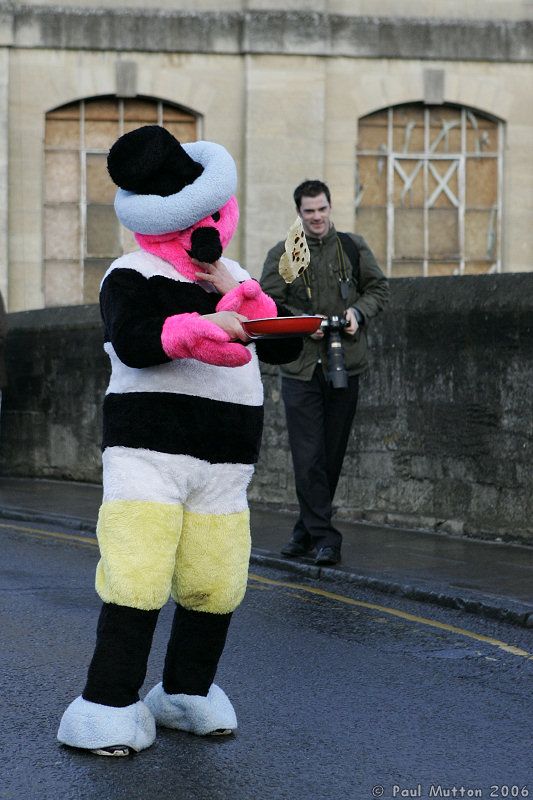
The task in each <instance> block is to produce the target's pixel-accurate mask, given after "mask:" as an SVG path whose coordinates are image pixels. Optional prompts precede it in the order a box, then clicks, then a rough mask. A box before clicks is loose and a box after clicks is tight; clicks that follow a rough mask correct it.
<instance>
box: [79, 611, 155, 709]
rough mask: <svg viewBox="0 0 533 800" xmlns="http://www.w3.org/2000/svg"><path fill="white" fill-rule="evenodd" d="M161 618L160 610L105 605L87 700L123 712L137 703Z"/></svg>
mask: <svg viewBox="0 0 533 800" xmlns="http://www.w3.org/2000/svg"><path fill="white" fill-rule="evenodd" d="M158 615H159V610H156V611H141V610H140V609H137V608H128V607H127V606H118V605H115V604H113V603H104V604H103V606H102V610H101V612H100V617H99V619H98V628H97V632H96V647H95V651H94V655H93V658H92V661H91V664H90V667H89V673H88V675H87V684H86V686H85V689H84V690H83V698H84V699H85V700H90V701H91V702H92V703H100V704H101V705H105V706H117V707H120V708H122V707H124V706H129V705H131V704H132V703H136V702H137V701H138V699H139V689H140V688H141V686H142V685H143V682H144V679H145V676H146V665H147V663H148V656H149V654H150V648H151V646H152V638H153V635H154V630H155V626H156V623H157V617H158Z"/></svg>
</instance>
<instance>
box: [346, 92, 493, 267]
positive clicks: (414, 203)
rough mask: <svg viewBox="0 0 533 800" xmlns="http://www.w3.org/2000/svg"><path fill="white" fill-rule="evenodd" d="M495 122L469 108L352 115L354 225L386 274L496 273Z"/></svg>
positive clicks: (412, 107)
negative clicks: (356, 117) (355, 132)
mask: <svg viewBox="0 0 533 800" xmlns="http://www.w3.org/2000/svg"><path fill="white" fill-rule="evenodd" d="M502 154H503V125H502V123H501V122H499V121H497V120H494V119H490V118H489V117H487V116H484V115H482V114H480V113H479V112H478V111H472V110H470V109H467V108H459V107H455V106H449V105H443V106H426V105H424V104H422V103H412V104H409V105H401V106H394V107H392V108H388V109H384V110H382V111H378V112H376V113H374V114H369V115H368V116H366V117H362V118H361V119H360V120H359V133H358V146H357V177H356V201H355V205H356V218H357V230H358V231H360V232H361V234H362V235H363V236H365V238H367V239H368V241H369V244H370V246H371V247H372V248H373V250H374V251H375V253H376V256H377V257H378V258H379V260H380V263H382V264H384V265H386V270H387V274H388V275H389V276H390V277H402V276H422V275H424V276H432V275H463V274H468V273H470V274H479V273H485V272H499V271H500V270H501V207H502V201H501V195H502Z"/></svg>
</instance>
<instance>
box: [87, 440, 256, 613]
mask: <svg viewBox="0 0 533 800" xmlns="http://www.w3.org/2000/svg"><path fill="white" fill-rule="evenodd" d="M103 466H104V498H103V502H102V506H101V507H100V513H99V516H98V527H97V536H98V544H99V547H100V561H99V563H98V566H97V568H96V591H97V592H98V594H99V595H100V597H101V598H102V600H103V601H104V602H105V603H116V604H117V605H123V606H129V607H131V608H139V609H144V610H150V609H157V608H161V607H162V606H163V605H164V604H165V603H166V602H167V600H168V599H169V597H170V595H171V594H172V597H173V598H174V599H175V600H176V602H178V603H180V605H182V606H184V607H185V608H188V609H192V610H194V611H207V612H211V613H215V614H227V613H229V612H231V611H233V610H234V609H235V608H236V607H237V606H238V605H239V603H240V602H241V600H242V598H243V597H244V593H245V590H246V582H247V576H248V563H249V558H250V518H249V510H248V503H247V498H246V490H247V487H248V484H249V482H250V480H251V477H252V474H253V466H252V465H249V464H209V463H207V462H205V461H201V460H199V459H195V458H192V457H190V456H181V455H168V454H166V453H156V452H153V451H151V450H136V449H130V448H127V447H109V448H107V449H106V450H105V451H104V455H103Z"/></svg>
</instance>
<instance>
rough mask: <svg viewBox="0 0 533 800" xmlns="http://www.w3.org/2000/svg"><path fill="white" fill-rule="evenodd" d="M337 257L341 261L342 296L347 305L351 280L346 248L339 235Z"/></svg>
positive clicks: (340, 281) (340, 282)
mask: <svg viewBox="0 0 533 800" xmlns="http://www.w3.org/2000/svg"><path fill="white" fill-rule="evenodd" d="M337 259H338V261H339V267H340V270H341V276H340V278H339V284H340V289H341V297H342V299H343V302H344V305H346V303H347V302H348V297H349V295H350V281H349V279H348V273H347V271H346V261H345V260H344V248H343V247H342V246H341V242H340V239H339V236H337Z"/></svg>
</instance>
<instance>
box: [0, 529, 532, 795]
mask: <svg viewBox="0 0 533 800" xmlns="http://www.w3.org/2000/svg"><path fill="white" fill-rule="evenodd" d="M0 536H1V540H2V556H3V557H2V566H1V570H0V588H1V591H0V599H1V603H2V608H1V614H2V641H3V646H2V648H1V652H0V670H1V675H2V699H3V702H2V707H3V710H2V716H1V719H2V739H3V741H2V751H3V752H2V757H1V760H0V800H12V799H13V800H14V798H17V800H49V799H50V800H78V798H79V799H80V800H93V798H94V800H97V799H98V800H141V799H142V800H167V798H168V799H170V798H172V799H173V800H181V798H187V800H263V799H264V800H300V799H302V800H326V799H327V800H365V798H371V797H422V798H425V797H431V796H435V797H439V796H442V797H453V796H456V797H460V796H463V797H484V798H489V797H496V798H501V797H515V796H516V797H526V796H529V797H533V766H532V763H533V760H532V757H531V752H532V751H531V719H532V718H533V714H532V711H533V703H532V700H531V677H532V673H533V659H532V657H531V655H530V654H531V652H532V651H533V647H532V639H533V635H532V631H531V630H526V629H521V628H518V627H513V626H506V625H503V624H501V623H496V622H491V621H488V620H483V619H482V618H479V617H474V616H471V615H468V614H462V613H461V612H459V611H449V612H446V611H445V610H443V609H435V608H432V607H430V606H427V605H423V604H421V603H414V602H407V601H402V600H399V599H394V598H391V597H389V596H384V595H380V594H377V593H372V592H369V591H361V590H358V589H354V587H353V586H349V585H346V586H343V585H342V584H341V583H339V584H337V585H335V586H334V587H333V588H332V584H328V585H326V584H320V583H317V582H314V581H308V582H306V581H305V580H298V581H296V580H292V578H289V579H287V575H286V574H284V573H277V572H275V571H273V570H258V569H257V568H255V569H253V570H252V573H251V576H250V581H249V589H248V593H247V596H246V598H245V601H244V603H243V605H242V606H241V608H240V609H239V610H238V611H237V612H236V614H235V617H234V621H233V624H232V627H231V629H230V634H229V639H228V644H227V648H226V651H225V654H224V657H223V661H222V663H221V666H220V669H219V673H218V675H217V683H219V684H220V685H221V686H222V687H223V688H224V689H225V691H226V692H227V693H228V695H229V696H230V698H231V699H232V701H233V703H234V706H235V709H236V711H237V716H238V719H239V731H238V733H237V735H236V736H235V737H232V738H228V739H220V740H207V739H200V738H197V737H193V736H189V735H187V734H185V733H180V732H171V731H165V730H160V731H159V732H158V738H157V741H156V744H155V745H154V746H153V747H152V748H150V749H149V750H146V751H143V752H142V753H140V754H139V755H137V756H134V757H132V758H130V759H115V760H109V759H99V758H97V757H94V756H90V755H87V754H85V753H82V752H78V751H72V750H69V749H68V748H65V747H62V746H60V745H59V744H58V743H57V742H56V740H55V734H56V730H57V724H58V722H59V718H60V716H61V714H62V712H63V710H64V708H65V706H66V704H67V703H68V702H69V701H70V700H71V699H73V698H74V697H75V696H76V695H77V694H79V692H80V691H81V689H82V687H83V683H84V679H85V671H86V668H87V664H88V661H89V659H90V656H91V654H92V649H93V644H94V632H95V625H96V619H97V614H98V610H99V605H100V603H99V600H98V598H97V596H96V594H95V592H94V589H93V577H94V569H95V566H96V562H97V558H98V555H97V549H96V547H95V542H94V539H93V538H92V537H91V536H90V535H89V534H87V535H85V534H80V533H74V534H73V533H71V532H69V531H68V530H59V529H57V528H52V527H51V526H46V525H31V524H29V523H19V522H14V523H9V522H5V521H3V522H2V523H1V525H0ZM171 616H172V608H171V606H170V605H168V606H167V607H166V608H165V609H164V610H163V611H162V613H161V616H160V620H159V623H158V627H157V631H156V636H155V640H154V647H153V650H152V654H151V657H150V663H149V669H148V676H147V681H146V689H149V688H150V687H151V686H152V685H153V684H154V683H156V682H157V681H159V680H160V670H161V665H162V663H163V658H164V651H165V646H166V636H167V634H168V631H169V629H170V622H171ZM514 787H517V790H515V788H514ZM454 788H455V791H456V794H455V795H454V794H453V793H448V794H446V792H453V790H454ZM461 790H463V794H460V793H459V792H460V791H461ZM517 791H520V792H521V793H520V794H517ZM526 791H527V792H528V794H525V792H526ZM430 792H433V794H431V793H430ZM467 792H470V794H467Z"/></svg>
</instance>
